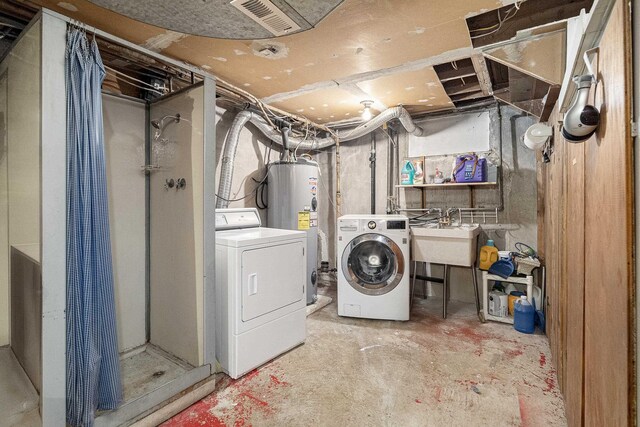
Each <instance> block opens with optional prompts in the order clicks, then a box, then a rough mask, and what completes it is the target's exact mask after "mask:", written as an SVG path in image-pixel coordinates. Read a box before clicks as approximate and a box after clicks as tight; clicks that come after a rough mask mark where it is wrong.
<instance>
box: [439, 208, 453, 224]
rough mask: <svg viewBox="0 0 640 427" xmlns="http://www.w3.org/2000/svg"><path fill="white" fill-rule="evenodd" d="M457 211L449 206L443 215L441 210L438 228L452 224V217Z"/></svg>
mask: <svg viewBox="0 0 640 427" xmlns="http://www.w3.org/2000/svg"><path fill="white" fill-rule="evenodd" d="M456 211H457V209H453V208H449V209H447V210H446V211H445V213H444V215H442V211H440V217H439V218H438V228H442V227H449V226H451V224H452V219H451V217H452V216H453V214H454V213H455V212H456Z"/></svg>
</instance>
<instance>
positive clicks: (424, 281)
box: [420, 262, 427, 299]
mask: <svg viewBox="0 0 640 427" xmlns="http://www.w3.org/2000/svg"><path fill="white" fill-rule="evenodd" d="M420 264H422V269H423V271H422V272H423V273H424V275H425V276H426V275H427V264H425V263H424V262H421V263H420ZM422 299H427V281H426V280H423V281H422Z"/></svg>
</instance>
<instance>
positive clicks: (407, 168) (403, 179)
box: [400, 160, 416, 185]
mask: <svg viewBox="0 0 640 427" xmlns="http://www.w3.org/2000/svg"><path fill="white" fill-rule="evenodd" d="M415 173H416V169H415V168H414V167H413V163H412V162H411V160H406V161H405V162H404V167H403V168H402V171H401V172H400V184H402V185H413V177H414V176H415Z"/></svg>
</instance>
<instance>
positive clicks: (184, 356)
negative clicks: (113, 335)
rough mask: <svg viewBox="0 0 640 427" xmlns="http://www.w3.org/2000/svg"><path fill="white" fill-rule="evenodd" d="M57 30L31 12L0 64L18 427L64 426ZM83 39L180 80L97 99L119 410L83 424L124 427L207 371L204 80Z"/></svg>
mask: <svg viewBox="0 0 640 427" xmlns="http://www.w3.org/2000/svg"><path fill="white" fill-rule="evenodd" d="M67 25H68V20H67V18H65V17H63V16H61V15H58V14H56V13H54V12H51V11H48V10H43V11H42V12H41V13H39V14H38V15H37V16H36V18H34V20H33V22H32V23H31V24H30V25H29V27H28V28H27V29H26V30H25V31H24V32H23V34H22V35H21V37H20V38H19V39H18V40H17V41H16V43H15V45H14V46H13V47H12V49H11V52H10V53H9V54H8V55H7V56H6V57H5V58H4V59H2V62H0V292H2V294H3V295H5V296H7V298H0V414H3V417H5V419H6V418H7V416H8V419H9V420H10V422H12V423H17V424H19V425H33V426H38V425H52V426H59V425H64V424H65V411H66V409H65V406H66V397H65V396H66V385H65V368H66V361H65V334H66V329H65V325H66V323H65V314H66V309H67V307H66V297H65V292H66V257H65V253H66V226H67V224H66V168H67V165H66V158H67V157H66V149H67V147H66V120H67V118H66V104H65V68H64V66H65V43H66V34H67ZM91 31H93V29H91ZM95 33H96V37H97V38H99V39H100V40H103V41H106V42H107V43H103V44H99V46H101V47H102V46H117V47H118V49H117V51H119V52H124V51H130V52H134V53H135V55H136V57H144V58H145V60H146V61H147V62H148V63H155V64H163V66H166V67H167V68H168V69H169V68H170V69H171V70H178V71H179V72H180V73H182V75H185V76H189V77H190V78H189V82H188V83H186V84H181V85H178V87H177V88H172V89H173V90H168V91H166V94H164V95H163V96H153V97H132V96H124V95H121V94H115V93H107V91H103V94H102V107H103V124H104V137H105V138H104V142H105V160H106V172H107V176H106V178H107V193H108V205H109V222H110V229H111V250H112V263H113V276H114V290H115V303H116V304H115V306H116V324H117V337H118V350H119V352H120V374H121V378H122V382H123V389H124V401H123V402H122V404H121V405H120V407H119V408H118V409H116V410H112V411H104V412H99V413H97V414H96V419H95V425H97V426H100V425H122V424H124V425H127V424H130V423H131V422H133V421H135V420H137V419H141V418H142V417H143V416H144V415H146V414H148V413H150V412H151V411H153V410H154V409H157V408H158V407H159V406H160V405H162V404H163V403H166V402H167V401H169V400H171V399H172V398H173V397H174V396H176V395H178V394H180V393H181V392H183V391H184V390H186V389H188V388H190V387H192V386H194V385H196V384H197V383H199V382H202V381H203V380H205V379H207V378H210V377H211V375H212V373H213V372H214V370H215V349H214V347H213V346H214V343H215V336H214V331H215V327H214V324H213V319H214V318H215V316H214V312H213V310H214V308H213V307H214V286H213V277H214V264H213V263H214V258H215V257H214V255H213V254H214V252H213V250H214V248H215V241H214V239H215V228H214V218H215V214H214V209H215V200H214V191H215V190H214V188H215V182H214V181H215V135H214V132H215V126H214V119H215V113H214V111H215V80H214V78H213V77H212V76H211V75H209V74H207V73H206V72H203V71H201V70H199V69H197V68H194V67H190V66H188V65H186V64H182V63H179V62H177V61H174V60H171V59H169V58H166V57H163V56H161V55H159V54H156V53H154V52H150V51H147V50H145V49H143V48H140V47H138V46H135V45H132V44H130V43H128V42H126V41H124V40H121V39H118V38H116V37H113V36H111V35H109V34H105V33H103V32H100V31H98V30H95ZM110 54H112V53H110ZM123 62H124V61H123ZM103 87H104V86H103Z"/></svg>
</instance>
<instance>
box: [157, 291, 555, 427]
mask: <svg viewBox="0 0 640 427" xmlns="http://www.w3.org/2000/svg"><path fill="white" fill-rule="evenodd" d="M321 292H324V293H327V294H329V295H330V296H332V297H335V288H332V287H328V288H324V289H322V290H321ZM440 308H441V302H440V300H439V299H436V298H431V299H429V300H422V299H416V300H415V301H414V305H413V309H412V312H411V320H410V321H409V322H390V321H376V320H364V319H349V318H342V317H339V316H338V315H337V312H336V304H335V298H334V302H332V303H331V304H329V305H328V306H327V307H325V308H323V309H322V310H319V311H318V312H316V313H314V314H312V315H311V316H310V317H309V318H308V321H307V330H308V338H307V341H306V343H305V344H304V345H303V346H300V347H298V348H296V349H294V350H293V351H290V352H288V353H286V354H284V355H282V356H281V357H279V358H277V359H276V360H274V361H272V362H270V363H268V364H267V365H265V366H263V367H261V368H259V369H257V370H254V371H253V372H251V373H249V374H247V375H246V376H244V377H243V378H241V379H239V380H235V381H234V380H231V379H230V378H229V377H228V376H226V375H220V376H219V377H218V384H217V386H216V392H215V393H213V394H211V395H210V396H208V397H206V398H204V399H203V400H201V401H199V402H197V403H196V404H195V405H193V406H191V407H190V408H188V409H186V410H185V411H183V412H182V413H180V414H178V415H177V416H175V417H174V418H172V419H171V420H169V421H167V422H166V423H165V424H164V425H165V426H169V427H170V426H181V427H185V426H249V425H253V426H309V425H320V426H341V427H344V426H442V425H464V426H465V427H470V426H487V425H492V426H545V427H546V426H564V425H566V420H565V417H564V404H563V401H562V397H561V395H560V392H559V390H558V388H557V386H556V372H555V369H554V368H553V366H552V364H551V355H550V351H549V345H548V342H547V339H546V337H544V336H543V335H540V334H536V335H524V334H520V333H518V332H517V331H515V330H514V329H513V328H512V327H511V326H510V325H505V324H499V323H491V322H489V323H487V324H481V323H480V322H479V321H478V318H477V316H476V313H475V307H474V306H473V305H472V304H463V303H457V302H455V301H452V302H451V303H450V305H449V317H448V318H447V319H446V320H443V319H442V318H441V317H440Z"/></svg>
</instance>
